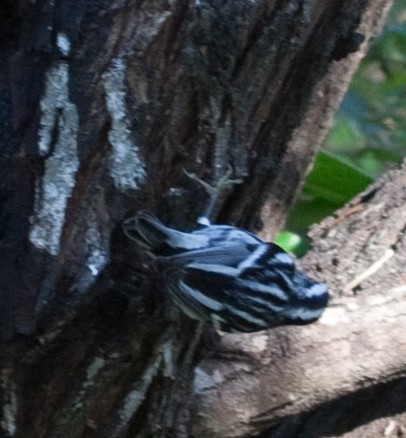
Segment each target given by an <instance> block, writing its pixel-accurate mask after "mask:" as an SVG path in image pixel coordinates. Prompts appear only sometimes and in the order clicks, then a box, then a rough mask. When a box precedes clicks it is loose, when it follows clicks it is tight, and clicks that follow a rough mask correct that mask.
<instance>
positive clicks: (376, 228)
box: [195, 164, 406, 437]
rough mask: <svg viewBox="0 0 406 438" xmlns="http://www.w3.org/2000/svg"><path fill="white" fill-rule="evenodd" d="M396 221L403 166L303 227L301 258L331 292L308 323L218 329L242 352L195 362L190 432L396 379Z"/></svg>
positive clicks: (402, 345)
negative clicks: (309, 242)
mask: <svg viewBox="0 0 406 438" xmlns="http://www.w3.org/2000/svg"><path fill="white" fill-rule="evenodd" d="M354 206H359V207H358V208H354ZM350 210H351V211H352V212H353V213H352V214H350V215H348V214H347V213H346V212H348V211H350ZM405 229H406V164H405V165H404V166H403V168H402V169H401V170H397V171H391V172H389V173H388V174H387V175H386V176H384V177H383V178H382V179H381V180H380V181H378V182H377V183H376V184H375V185H373V186H372V187H371V188H370V189H368V190H367V191H366V192H365V193H363V194H361V195H360V196H358V197H357V198H356V199H354V200H353V201H352V202H351V203H350V205H349V206H347V207H345V208H344V209H342V210H341V211H339V212H338V213H337V216H336V217H335V218H329V219H327V220H325V221H324V222H323V223H322V224H320V225H319V226H317V227H316V228H315V229H314V230H313V232H312V236H313V238H317V240H316V243H315V247H314V249H313V251H312V252H311V253H310V254H309V255H308V257H306V259H304V260H303V263H302V264H303V265H304V266H307V270H311V269H312V270H313V271H318V274H317V275H318V277H319V278H320V277H321V278H324V279H325V280H326V281H327V282H328V284H329V286H330V288H331V291H332V293H333V295H334V298H333V300H332V303H331V305H330V307H329V308H328V309H327V310H326V312H325V313H324V315H323V316H322V318H321V319H320V320H319V321H318V323H316V324H314V325H312V326H308V327H303V328H298V327H292V328H286V329H278V330H271V331H268V332H263V333H259V334H255V335H244V336H235V335H225V336H223V337H222V339H221V341H220V344H219V346H218V350H219V351H220V350H224V349H226V350H227V351H228V353H227V355H228V357H232V356H233V355H235V354H240V355H241V354H243V355H246V356H247V355H248V357H242V358H241V359H240V360H238V361H235V362H233V361H230V360H229V359H228V360H227V358H226V359H224V358H221V357H214V358H211V359H206V360H204V361H202V362H201V363H200V365H199V368H198V370H197V372H196V377H195V386H196V406H197V407H196V413H197V418H198V421H196V423H195V434H196V436H209V435H211V436H216V437H243V436H247V435H248V436H251V435H253V434H256V433H258V432H261V431H263V430H265V429H267V428H269V427H271V426H273V425H275V424H278V423H281V422H283V420H284V419H287V418H291V417H292V416H294V415H295V414H298V413H303V412H309V411H310V410H314V409H316V408H317V407H319V406H321V405H322V404H325V403H326V402H331V401H333V400H337V399H339V398H340V397H343V396H345V395H346V394H349V393H356V392H357V391H359V390H360V389H365V388H368V387H374V386H376V385H377V384H378V383H379V384H382V383H385V382H389V381H391V380H394V379H397V378H399V377H405V376H406V355H405V351H406V337H405V333H406V299H405V298H406V276H405V273H404V265H405V263H406V238H405ZM322 237H323V239H322ZM226 357H227V356H226ZM264 388H267V389H266V390H264ZM258 394H260V397H258Z"/></svg>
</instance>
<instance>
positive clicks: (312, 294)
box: [123, 211, 328, 332]
mask: <svg viewBox="0 0 406 438" xmlns="http://www.w3.org/2000/svg"><path fill="white" fill-rule="evenodd" d="M123 228H124V231H125V233H126V235H127V236H128V237H129V238H131V239H133V240H135V241H137V242H139V243H140V244H141V245H143V246H144V247H145V248H146V249H147V251H148V252H149V253H150V255H151V256H152V257H154V258H155V260H156V263H157V264H158V265H159V267H160V268H161V269H162V272H163V275H164V279H165V283H166V286H167V288H168V290H169V292H170V294H171V296H172V297H173V300H174V301H175V303H176V304H178V305H179V307H180V308H181V309H182V310H183V311H184V312H185V313H186V314H187V315H189V316H190V317H192V318H194V319H198V320H201V321H207V322H209V323H211V324H212V326H213V327H214V328H215V329H217V330H222V331H225V332H255V331H259V330H264V329H267V328H270V327H276V326H281V325H288V324H297V325H302V324H308V323H310V322H313V321H315V320H316V319H318V318H319V317H320V315H321V314H322V312H323V310H324V309H325V307H326V305H327V302H328V291H327V287H326V286H325V285H324V284H322V283H319V282H317V281H315V280H313V279H311V278H309V277H308V276H307V275H306V274H305V273H303V272H301V271H299V270H298V269H296V267H295V265H294V262H293V260H292V258H291V257H290V256H289V255H288V254H287V253H286V252H285V251H283V250H282V249H281V248H280V247H279V246H277V245H275V244H273V243H266V242H263V241H262V240H261V239H259V238H258V237H257V236H255V235H254V234H252V233H250V232H248V231H244V230H242V229H239V228H236V227H232V226H228V225H211V224H210V223H209V222H208V221H207V222H206V225H205V226H204V227H203V228H201V229H199V230H197V231H193V232H191V233H184V232H181V231H178V230H175V229H173V228H169V227H166V226H165V225H163V224H162V223H161V222H160V221H159V220H158V219H157V218H156V217H155V216H153V215H152V214H151V213H148V212H144V211H142V212H139V213H138V214H137V215H136V216H135V217H133V218H130V219H128V220H126V221H125V222H124V224H123Z"/></svg>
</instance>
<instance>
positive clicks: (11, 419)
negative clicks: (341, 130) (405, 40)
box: [0, 0, 405, 438]
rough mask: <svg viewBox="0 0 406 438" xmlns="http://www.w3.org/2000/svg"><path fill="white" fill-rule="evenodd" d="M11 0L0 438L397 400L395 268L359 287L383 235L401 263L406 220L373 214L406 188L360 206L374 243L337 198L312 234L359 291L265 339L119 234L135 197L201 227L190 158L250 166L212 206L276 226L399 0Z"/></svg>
mask: <svg viewBox="0 0 406 438" xmlns="http://www.w3.org/2000/svg"><path fill="white" fill-rule="evenodd" d="M3 3H4V5H3V6H2V10H1V12H0V26H1V29H2V33H1V35H0V48H1V51H0V59H1V62H0V109H1V112H0V114H1V117H0V123H1V124H2V129H1V136H0V148H1V149H0V150H1V153H0V176H1V179H0V224H1V225H0V229H1V234H0V248H1V251H2V256H1V259H0V286H1V295H0V312H1V330H2V341H1V342H2V345H1V364H0V368H1V370H0V374H1V380H0V381H1V389H2V390H1V400H0V406H1V413H2V417H1V422H0V427H1V430H2V434H1V436H4V437H38V438H41V437H47V438H49V437H52V438H53V437H72V438H75V437H109V438H110V437H143V436H145V437H150V436H153V437H155V436H156V437H159V436H176V437H182V436H252V435H255V434H259V433H262V432H263V433H266V434H267V435H266V436H271V433H272V436H284V437H287V436H292V437H293V436H322V435H323V433H324V432H323V431H324V430H327V431H328V433H330V434H331V433H332V431H335V432H336V434H338V433H343V432H344V431H345V430H348V429H350V428H352V427H355V426H356V425H359V424H362V423H365V422H368V421H370V420H371V418H372V417H371V418H370V417H368V415H369V413H368V412H365V413H364V414H365V415H364V416H361V415H360V416H357V418H354V419H353V420H354V421H353V422H351V421H348V425H344V426H343V425H341V429H339V428H338V427H337V424H338V423H337V422H338V419H339V418H342V417H340V416H339V415H337V416H334V413H335V412H337V411H339V412H341V413H342V412H345V411H344V408H343V406H345V404H346V400H348V399H347V398H346V397H349V396H352V397H353V398H352V399H351V402H352V403H353V404H354V406H358V405H357V403H360V402H361V401H362V400H363V399H362V397H363V393H362V391H368V390H370V391H372V392H373V394H374V396H377V395H378V394H381V393H382V391H389V390H392V392H393V394H395V395H397V396H399V394H401V393H400V392H399V391H398V388H400V387H401V386H402V385H403V387H404V385H405V384H404V380H401V377H403V376H404V369H405V366H404V363H402V358H401V357H400V354H399V350H400V349H401V347H402V345H403V346H404V340H403V338H402V336H401V335H402V329H403V333H404V328H405V321H404V316H405V309H404V308H402V305H403V304H402V302H401V301H400V299H399V298H396V297H398V295H399V294H402V293H403V294H404V277H403V280H402V274H401V273H399V276H398V277H394V276H393V275H392V274H393V273H394V272H395V271H394V270H393V269H395V268H394V267H393V269H392V270H391V269H389V271H388V272H387V275H388V277H382V278H380V277H376V278H379V279H380V281H382V283H375V284H376V285H377V286H378V285H380V289H382V284H384V283H383V282H384V281H385V282H386V284H388V287H385V288H384V289H385V291H386V290H387V289H390V290H391V291H390V292H389V293H387V294H385V295H382V294H381V293H380V289H379V290H378V289H377V287H375V286H374V285H373V284H372V283H371V284H370V283H369V280H363V282H362V283H360V284H361V285H362V288H364V287H365V289H368V291H367V292H368V294H367V293H365V294H364V293H362V294H360V297H353V296H350V297H347V295H348V294H350V295H351V293H350V292H352V291H354V289H355V288H358V287H359V284H355V283H351V280H352V279H353V277H356V276H357V275H359V273H360V272H363V271H365V270H366V267H367V266H368V265H370V264H373V262H374V261H376V259H379V257H377V254H378V253H379V254H381V253H380V252H379V251H383V253H382V256H383V255H385V256H386V257H388V259H389V258H390V259H391V263H395V261H396V263H398V264H399V266H401V264H400V263H401V261H402V257H403V260H404V254H403V253H402V252H401V251H400V249H401V248H402V246H401V244H402V242H403V244H404V240H401V238H400V237H399V236H401V235H403V234H402V233H404V227H403V228H402V227H400V228H399V227H397V228H396V227H395V228H396V230H394V228H393V223H392V222H391V221H390V220H389V216H388V220H387V221H385V222H384V224H383V228H382V227H379V229H378V227H377V223H378V221H379V215H383V214H385V212H387V211H388V210H384V209H381V207H382V205H388V207H389V206H392V207H393V208H394V209H396V208H398V210H396V212H397V214H399V215H400V214H401V212H402V208H404V207H403V205H404V197H403V198H402V201H401V200H400V198H397V199H398V202H402V203H401V204H396V205H395V204H393V205H392V204H385V202H386V201H385V199H386V198H382V202H381V204H382V203H383V204H382V205H381V204H374V202H375V201H374V200H372V201H371V203H370V201H369V199H370V198H371V199H372V198H374V196H373V195H374V194H375V193H380V190H381V188H375V189H374V191H373V192H370V194H369V195H368V196H367V195H365V196H367V197H366V198H359V199H358V201H354V202H355V204H354V205H361V206H362V208H363V209H365V210H363V211H364V212H365V211H367V212H369V206H371V208H372V210H370V211H372V212H373V213H371V214H373V215H372V216H370V215H369V216H368V217H370V218H371V217H373V218H374V220H375V222H371V223H370V224H371V226H368V227H367V230H368V232H369V233H372V231H371V230H376V233H377V234H379V232H381V233H382V230H387V233H386V235H387V236H388V235H390V238H389V237H387V239H386V240H385V239H384V238H383V240H382V241H381V240H379V239H378V237H376V235H375V234H374V236H375V237H376V239H375V240H376V242H378V243H379V244H378V243H377V246H376V245H371V247H369V246H368V244H367V243H366V242H367V240H366V236H370V235H371V234H368V233H366V231H365V228H364V227H363V226H361V224H359V223H360V222H361V220H359V222H357V221H358V218H359V216H358V215H356V216H350V217H349V218H348V219H347V214H346V213H345V211H344V212H342V213H341V215H340V214H339V215H338V216H337V218H335V219H331V220H330V222H326V223H325V224H324V225H321V226H320V228H319V229H318V231H317V230H316V231H315V232H314V233H315V237H316V238H317V239H316V246H315V250H314V252H313V253H312V254H309V256H308V257H307V260H308V262H307V263H308V268H309V270H311V269H316V268H317V270H318V272H317V275H316V277H317V278H320V279H325V280H326V281H327V282H328V283H329V285H330V287H331V289H332V292H333V293H335V294H339V292H340V291H342V290H346V291H347V292H348V293H347V294H346V295H345V299H344V298H342V301H343V303H342V304H341V305H338V304H337V305H334V306H332V308H331V309H329V312H327V313H326V316H325V317H324V318H323V319H322V320H321V322H320V323H319V324H315V325H314V326H311V327H308V328H306V329H302V328H300V329H297V328H296V329H295V328H292V329H283V330H282V329H281V330H274V331H270V332H264V333H259V334H255V335H252V336H248V335H244V336H237V337H236V336H234V337H232V336H231V337H230V336H224V337H222V338H221V339H218V337H217V336H216V335H215V333H214V332H213V331H212V330H211V329H209V328H207V327H201V326H200V325H199V324H196V323H195V322H193V321H191V320H190V319H188V318H187V317H186V316H183V315H181V314H179V313H178V312H177V311H176V310H175V309H173V306H172V305H171V303H170V302H168V301H167V298H166V294H165V288H164V287H163V285H162V283H161V280H160V277H159V275H157V273H156V272H155V271H154V269H153V267H152V266H151V265H150V264H149V263H148V258H146V257H145V255H144V254H143V253H142V251H140V249H139V248H137V247H136V246H135V245H133V244H131V242H129V241H128V240H127V239H126V238H125V237H124V235H123V232H122V230H121V223H122V221H123V220H124V219H125V218H126V217H129V216H130V215H131V214H133V213H134V212H136V211H138V210H140V209H147V210H150V211H153V212H154V213H155V214H156V215H157V216H158V217H159V218H160V219H161V220H162V221H163V222H165V223H168V224H171V225H173V226H175V227H177V228H179V229H191V228H192V227H193V223H194V221H195V219H196V218H197V217H198V216H199V215H200V214H201V213H202V211H203V209H204V205H205V202H206V201H207V195H206V194H205V193H204V191H203V190H202V188H201V187H199V186H198V185H196V184H195V183H194V182H193V181H191V180H190V179H189V178H188V177H187V176H186V175H185V173H184V172H183V170H186V171H188V172H194V173H196V174H198V175H199V176H200V177H201V178H203V179H205V180H206V181H207V182H210V183H215V182H216V181H218V180H219V179H220V178H221V177H222V176H223V175H224V173H226V171H227V169H228V168H230V166H231V167H232V169H233V171H234V177H235V178H240V179H242V180H243V182H242V184H240V185H238V186H234V187H233V188H231V189H230V190H229V191H228V192H227V193H225V194H224V196H223V198H222V199H220V200H219V203H218V205H217V209H216V218H217V220H218V221H219V222H228V223H234V224H237V225H239V226H242V227H245V228H248V229H254V230H256V231H258V232H259V231H260V233H261V236H262V237H264V238H265V239H268V240H269V239H271V238H272V236H273V235H274V234H275V232H276V231H277V230H278V229H280V227H281V226H282V225H283V222H284V220H285V219H286V215H287V213H288V212H289V209H290V208H291V206H292V204H293V202H294V200H295V197H296V195H297V193H298V191H299V190H300V187H301V184H302V183H303V180H304V177H305V176H306V173H307V172H308V170H309V166H310V165H311V162H312V159H313V156H314V154H315V153H316V151H317V149H318V147H319V146H320V143H321V141H322V140H323V137H324V135H325V133H326V131H327V130H328V127H329V124H330V121H331V117H332V115H333V113H334V111H335V109H336V108H337V106H338V104H339V102H340V99H341V97H342V95H343V93H344V92H345V89H346V87H347V85H348V82H349V80H350V78H351V76H352V74H353V72H354V71H355V69H356V67H357V64H358V62H359V60H360V58H361V57H362V54H363V53H364V52H365V50H366V47H367V43H368V40H369V38H370V36H371V35H374V34H375V33H376V32H377V31H379V29H380V27H381V25H382V22H383V19H384V16H385V13H386V12H387V10H388V8H389V6H390V1H389V0H375V1H372V0H371V1H366V0H358V1H337V0H328V1H323V2H317V1H315V0H310V1H306V2H303V1H299V0H296V1H286V2H267V1H264V0H259V1H251V2H247V1H233V2H224V1H210V2H209V1H197V0H196V1H194V2H187V1H183V0H175V1H170V2H169V1H168V2H159V1H149V2H142V1H129V2H120V1H118V0H117V1H114V2H111V1H108V2H107V1H106V2H103V1H100V2H96V1H91V0H89V1H85V0H83V1H77V2H73V1H72V2H71V1H69V0H56V1H53V2H50V1H46V0H38V1H36V2H28V1H20V2H12V1H9V0H7V1H5V2H3ZM360 34H362V35H363V36H364V37H365V42H364V43H363V44H361V46H359V47H358V45H357V41H360V38H359V35H360ZM393 175H394V176H393V178H394V179H395V178H404V176H403V177H402V176H399V175H403V173H399V175H398V174H393ZM388 178H389V179H387V180H384V183H385V184H384V185H383V187H385V186H386V185H388V187H392V188H391V189H388V190H392V192H393V194H394V193H396V192H398V195H399V196H401V194H402V193H403V195H402V196H404V191H401V190H397V188H396V186H395V185H393V184H392V185H391V184H389V182H390V181H391V179H390V178H392V177H388ZM388 181H389V182H388ZM386 183H387V184H386ZM400 183H401V184H403V185H401V187H402V188H404V187H405V184H404V179H403V180H402V179H400ZM382 184H383V183H382ZM379 196H380V195H379ZM374 199H378V195H377V197H376V198H374ZM388 202H389V201H388ZM403 211H404V210H403ZM366 214H367V213H365V215H366ZM368 214H369V213H368ZM359 215H361V217H363V216H362V212H360V213H359ZM374 215H378V216H374ZM390 216H391V215H390ZM397 217H398V216H397ZM352 219H354V220H355V219H356V220H357V221H356V222H355V223H353V224H352V223H350V221H351V220H352ZM326 224H327V225H326ZM402 224H404V221H403V222H402ZM347 225H348V227H349V228H348V229H347V228H345V227H346V226H347ZM372 225H374V226H376V228H373V226H372ZM402 226H403V225H402ZM334 233H336V234H335V235H334ZM365 233H366V234H365ZM334 236H336V237H334ZM337 236H339V242H340V245H337V239H338V237H337ZM342 242H345V243H346V244H345V245H344V244H343V243H342ZM378 248H379V250H378ZM389 250H392V252H394V253H396V254H398V253H399V255H397V256H396V257H394V256H393V254H392V253H391V252H387V251H389ZM385 251H386V252H385ZM391 254H392V255H391ZM349 255H350V256H351V257H349ZM384 261H386V259H385V260H384ZM304 263H306V262H304ZM386 266H389V264H387V265H386ZM382 272H383V271H382ZM397 272H400V271H397ZM391 275H392V276H391ZM388 282H389V283H388ZM354 285H355V286H354ZM402 285H403V286H402ZM343 286H346V288H345V287H344V289H343ZM374 287H375V289H374ZM399 287H400V289H399ZM402 287H403V289H402ZM369 288H371V289H370V290H371V294H372V296H374V297H375V296H376V297H377V298H376V299H380V300H381V301H382V300H383V302H381V304H379V306H378V305H377V304H376V301H375V302H371V301H368V300H369V298H370V297H369ZM396 294H397V295H396ZM397 300H398V301H397ZM374 303H375V304H374ZM364 308H367V309H368V312H363V309H364ZM334 312H336V314H334ZM337 312H338V313H337ZM329 315H330V316H329ZM331 315H333V316H334V315H335V319H331ZM350 315H351V318H350ZM395 317H396V318H397V322H396V324H398V326H399V329H397V330H396V331H395V330H392V331H388V330H387V329H388V328H392V327H393V323H392V319H393V318H395ZM329 318H330V319H329ZM353 318H354V320H353V321H352V319H353ZM402 318H403V319H402ZM349 319H351V321H352V322H351V323H349V322H348V320H349ZM329 321H330V322H329ZM331 321H333V323H332V322H331ZM329 324H330V325H329ZM334 324H335V325H334ZM391 324H392V325H391ZM402 324H403V325H402ZM366 327H368V332H367V333H365V328H366ZM338 329H339V330H338ZM402 343H403V344H402ZM375 345H378V346H379V348H378V347H377V350H376V351H374V346H375ZM316 347H317V350H316ZM351 352H353V353H354V354H356V357H355V358H352V357H350V353H351ZM241 355H242V358H243V359H241V357H240V356H241ZM224 358H226V359H227V362H224ZM366 360H368V366H365V361H366ZM403 362H404V360H403ZM353 366H354V368H351V367H353ZM212 371H213V372H212ZM247 371H248V372H247ZM256 373H257V374H256ZM230 377H232V378H231V379H230ZM395 378H396V379H398V380H397V381H396V384H395V383H394V382H393V379H395ZM378 381H379V382H381V385H378ZM388 382H389V383H388ZM399 382H400V383H399ZM193 383H194V384H193ZM383 384H385V385H386V386H384V389H382V385H383ZM246 385H249V388H250V390H249V391H248V390H247V386H246ZM388 385H391V386H388ZM396 385H397V386H396ZM269 388H272V390H271V391H269ZM361 389H362V390H361ZM219 391H220V392H219ZM380 391H381V392H380ZM219 394H220V395H221V397H220V396H219ZM364 397H365V396H364ZM393 397H395V396H393ZM393 400H395V398H393ZM399 403H400V404H399ZM402 403H403V405H402ZM388 406H392V405H391V404H390V403H389V402H388ZM396 406H397V407H398V406H403V408H404V407H405V400H404V398H403V399H402V402H398V404H397V405H396ZM220 409H221V411H219V410H220ZM379 409H381V411H379ZM382 409H383V408H382V406H381V405H378V404H377V406H376V412H378V411H379V412H384V413H383V414H382V413H381V414H376V416H377V417H378V416H383V415H384V414H385V413H386V411H385V410H382ZM388 409H389V408H388ZM309 412H310V413H309ZM374 412H375V411H374ZM388 412H389V413H390V414H393V413H397V412H401V410H400V409H398V408H397V410H395V412H393V410H391V409H389V410H388ZM220 414H222V415H220ZM325 415H328V420H329V422H328V423H329V424H330V425H331V429H328V427H327V426H326V424H325V421H324V420H325ZM385 415H387V414H385ZM275 425H278V426H277V427H276V429H275ZM271 426H272V427H274V428H273V430H272V432H271V431H269V428H270V427H271ZM295 427H296V429H295ZM323 427H325V429H323ZM334 427H337V429H334ZM304 428H307V429H306V430H309V432H308V434H307V435H306V433H307V432H304V435H303V434H302V435H300V433H301V432H298V431H299V430H302V431H303V430H305V429H304ZM284 431H287V432H286V433H285V432H284ZM313 432H314V433H313ZM326 433H327V432H326ZM278 434H279V435H278ZM359 436H361V435H359ZM362 436H363V435H362Z"/></svg>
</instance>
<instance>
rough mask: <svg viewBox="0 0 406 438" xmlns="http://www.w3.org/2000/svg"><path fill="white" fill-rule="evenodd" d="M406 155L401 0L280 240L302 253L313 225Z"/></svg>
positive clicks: (405, 27) (405, 16) (405, 24)
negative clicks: (307, 232) (307, 233)
mask: <svg viewBox="0 0 406 438" xmlns="http://www.w3.org/2000/svg"><path fill="white" fill-rule="evenodd" d="M405 157H406V0H396V1H395V3H394V5H393V7H392V10H391V13H390V15H389V18H388V20H387V24H386V26H385V28H384V30H383V32H382V33H381V34H380V35H379V36H378V37H376V38H375V40H374V42H373V44H372V46H371V48H370V50H369V53H368V54H367V56H366V57H365V58H364V60H363V61H362V62H361V65H360V68H359V70H358V72H357V73H356V75H355V76H354V79H353V81H352V83H351V86H350V88H349V90H348V92H347V94H346V96H345V98H344V100H343V102H342V105H341V107H340V109H339V111H338V112H337V115H336V117H335V120H334V124H333V127H332V129H331V131H330V134H329V136H328V138H327V139H326V141H325V144H324V147H323V150H322V151H320V152H319V154H318V156H317V157H316V160H315V163H314V167H313V170H312V172H311V173H310V174H309V176H308V178H307V181H306V183H305V186H304V189H303V193H302V195H301V197H300V199H299V202H298V203H297V205H296V207H295V208H294V210H293V211H292V213H291V215H290V217H289V218H288V222H287V226H286V228H287V229H286V230H285V231H284V232H282V233H280V234H279V236H278V238H277V243H278V244H279V245H281V246H282V247H283V248H285V249H286V250H287V251H290V252H295V253H296V254H297V255H302V254H303V253H304V252H305V251H306V250H307V248H308V242H307V240H306V238H305V235H306V231H307V229H308V227H309V226H310V225H311V224H313V223H316V222H319V221H320V220H321V219H323V218H324V217H326V216H328V215H331V214H332V213H333V212H334V211H335V210H337V209H338V208H339V207H341V206H343V205H344V204H345V203H346V202H348V201H349V200H350V199H351V198H352V197H353V196H354V195H356V194H357V193H359V192H361V191H362V190H364V189H365V188H366V187H367V186H368V185H369V184H371V182H373V181H374V180H375V179H376V178H378V177H379V176H380V175H381V174H382V173H383V172H384V171H385V170H387V169H388V168H391V167H396V166H398V165H399V164H400V163H401V162H402V161H403V159H404V158H405Z"/></svg>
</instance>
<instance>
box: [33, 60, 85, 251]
mask: <svg viewBox="0 0 406 438" xmlns="http://www.w3.org/2000/svg"><path fill="white" fill-rule="evenodd" d="M68 81H69V71H68V65H67V63H66V62H59V63H57V64H56V65H54V66H52V67H51V69H50V70H49V72H48V73H47V75H46V81H45V82H46V86H45V94H44V97H43V98H42V100H41V113H42V115H41V119H40V130H39V137H40V141H39V152H40V153H41V154H43V155H45V154H49V153H51V155H50V157H49V158H48V159H47V160H46V162H45V173H44V176H43V178H42V180H40V181H37V190H36V196H35V207H34V210H35V217H34V220H33V222H34V224H33V226H32V228H31V232H30V240H31V242H32V243H33V244H34V245H35V246H36V247H37V248H39V249H45V250H46V251H48V252H49V253H50V254H52V255H57V254H58V251H59V245H60V237H61V234H62V227H63V224H64V219H65V211H66V205H67V201H68V198H69V197H70V195H71V193H72V189H73V187H74V185H75V176H76V172H77V170H78V167H79V159H78V155H77V136H78V128H79V116H78V112H77V109H76V106H75V105H74V104H73V103H72V102H70V101H69V88H68ZM55 128H57V129H56V132H57V136H56V141H55V140H53V137H54V132H55Z"/></svg>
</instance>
